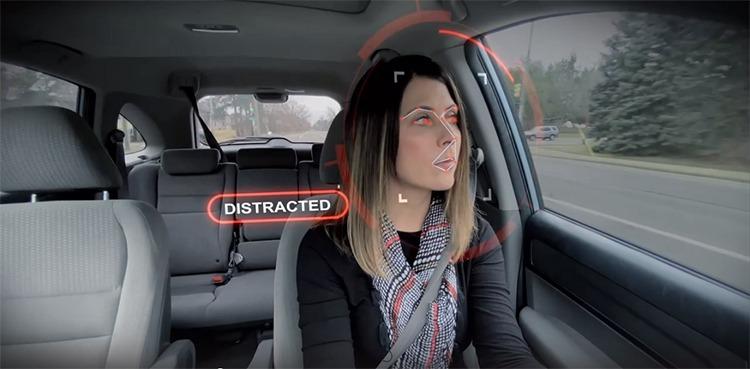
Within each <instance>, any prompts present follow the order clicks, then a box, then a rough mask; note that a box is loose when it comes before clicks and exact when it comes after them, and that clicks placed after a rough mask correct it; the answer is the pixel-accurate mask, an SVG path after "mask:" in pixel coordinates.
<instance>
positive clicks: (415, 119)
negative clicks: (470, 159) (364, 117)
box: [396, 76, 461, 191]
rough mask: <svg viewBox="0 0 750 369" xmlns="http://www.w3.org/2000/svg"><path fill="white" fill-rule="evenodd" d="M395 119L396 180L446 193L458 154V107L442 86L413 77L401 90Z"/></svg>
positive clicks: (432, 80)
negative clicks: (396, 131)
mask: <svg viewBox="0 0 750 369" xmlns="http://www.w3.org/2000/svg"><path fill="white" fill-rule="evenodd" d="M399 117H400V122H399V142H398V154H397V156H396V175H397V177H398V178H397V179H398V180H399V181H400V182H401V183H403V184H406V185H410V186H413V187H417V188H424V189H426V190H431V191H446V190H449V189H450V188H451V187H453V183H454V173H455V171H456V164H457V163H458V153H459V152H461V150H460V149H461V132H460V130H459V129H458V124H459V122H458V106H457V105H456V102H455V101H453V98H451V95H450V93H449V92H448V88H447V87H446V85H445V84H444V83H442V82H440V81H438V80H435V79H431V78H426V77H420V76H417V77H414V78H413V79H412V80H411V81H410V82H409V84H408V85H407V86H406V89H405V90H404V95H403V98H402V99H401V107H400V111H399Z"/></svg>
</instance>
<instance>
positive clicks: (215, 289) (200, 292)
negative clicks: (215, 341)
mask: <svg viewBox="0 0 750 369" xmlns="http://www.w3.org/2000/svg"><path fill="white" fill-rule="evenodd" d="M213 275H214V274H200V275H189V276H178V277H172V326H173V327H176V328H201V327H216V326H222V325H231V324H237V323H248V322H262V321H267V320H270V319H271V317H272V316H273V289H272V287H271V286H273V282H274V281H273V279H274V272H273V270H255V271H249V272H240V273H238V274H236V275H235V276H234V277H233V278H232V279H231V280H230V281H229V283H227V284H225V285H223V286H215V285H213V284H212V283H211V276H213Z"/></svg>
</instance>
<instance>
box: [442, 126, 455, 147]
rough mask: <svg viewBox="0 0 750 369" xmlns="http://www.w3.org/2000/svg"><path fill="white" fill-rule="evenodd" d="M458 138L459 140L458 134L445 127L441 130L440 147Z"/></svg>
mask: <svg viewBox="0 0 750 369" xmlns="http://www.w3.org/2000/svg"><path fill="white" fill-rule="evenodd" d="M456 140H458V136H456V135H455V134H454V133H453V132H451V131H449V130H448V129H445V130H442V131H441V136H440V140H439V141H438V144H439V145H440V147H444V146H446V145H449V144H450V143H451V142H454V141H456Z"/></svg>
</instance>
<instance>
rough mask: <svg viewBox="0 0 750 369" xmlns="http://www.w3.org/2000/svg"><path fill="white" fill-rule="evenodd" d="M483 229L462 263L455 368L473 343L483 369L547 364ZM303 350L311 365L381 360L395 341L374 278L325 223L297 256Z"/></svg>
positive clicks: (493, 241)
mask: <svg viewBox="0 0 750 369" xmlns="http://www.w3.org/2000/svg"><path fill="white" fill-rule="evenodd" d="M477 224H478V232H477V235H476V236H475V237H474V239H473V241H472V243H471V246H470V248H469V249H468V250H467V252H466V256H465V257H464V258H463V259H462V260H461V261H460V262H459V263H457V264H456V274H457V284H458V312H457V314H456V341H455V346H454V349H453V359H452V362H451V367H464V362H463V357H462V353H463V351H464V349H466V347H467V346H468V345H469V343H470V342H473V343H474V346H475V347H476V351H477V356H478V358H479V365H480V366H481V367H483V368H499V367H525V368H529V367H542V368H543V366H542V365H541V364H539V362H537V361H536V359H535V358H534V357H533V356H532V354H531V353H530V350H529V348H528V346H527V345H526V342H525V340H524V338H523V336H522V334H521V330H520V328H519V327H518V323H517V322H516V318H515V316H514V314H513V304H512V302H511V301H510V295H509V291H508V288H507V286H506V278H505V265H504V264H505V263H504V258H503V253H502V250H501V249H500V244H499V242H498V240H497V237H496V236H495V232H493V230H492V228H491V226H490V225H489V224H488V223H487V221H485V220H484V219H481V218H479V219H478V222H477ZM297 260H298V262H297V292H298V300H299V304H300V321H299V326H300V328H301V329H302V351H303V360H304V365H305V367H306V368H309V367H358V368H365V367H375V366H377V364H378V363H379V362H380V360H381V359H382V358H383V357H384V356H385V354H386V352H387V351H388V347H390V342H389V338H388V332H387V329H386V326H385V323H384V322H383V316H382V314H381V312H380V308H379V307H378V299H379V296H378V292H377V290H375V288H374V287H373V285H372V279H371V278H370V276H368V275H367V274H366V273H365V272H364V271H363V270H362V269H361V268H360V267H359V265H358V264H357V262H356V261H355V260H354V258H353V257H352V256H348V255H346V254H345V253H343V252H341V251H340V250H339V249H338V247H337V246H336V245H335V244H334V243H333V241H332V240H331V239H330V238H329V237H328V235H327V234H326V233H325V230H324V229H323V227H316V228H313V229H311V230H310V231H308V232H307V234H306V235H305V237H304V238H303V240H302V243H301V245H300V249H299V256H298V258H297Z"/></svg>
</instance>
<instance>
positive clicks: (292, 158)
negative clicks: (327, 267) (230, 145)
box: [237, 147, 297, 169]
mask: <svg viewBox="0 0 750 369" xmlns="http://www.w3.org/2000/svg"><path fill="white" fill-rule="evenodd" d="M237 166H238V167H239V168H240V169H260V168H283V169H294V168H296V167H297V153H296V152H295V151H294V150H293V149H286V148H275V147H269V148H256V149H240V150H239V151H237Z"/></svg>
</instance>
